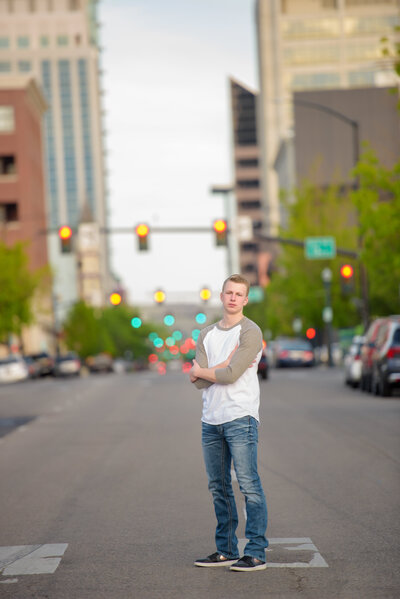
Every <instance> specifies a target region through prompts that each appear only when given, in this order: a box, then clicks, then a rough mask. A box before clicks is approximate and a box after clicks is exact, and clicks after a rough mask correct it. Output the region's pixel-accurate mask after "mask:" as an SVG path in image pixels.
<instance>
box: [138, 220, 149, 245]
mask: <svg viewBox="0 0 400 599" xmlns="http://www.w3.org/2000/svg"><path fill="white" fill-rule="evenodd" d="M149 232H150V229H149V227H148V225H145V224H144V223H140V225H138V226H137V227H136V235H137V238H138V248H139V251H140V252H143V251H147V250H148V249H149Z"/></svg>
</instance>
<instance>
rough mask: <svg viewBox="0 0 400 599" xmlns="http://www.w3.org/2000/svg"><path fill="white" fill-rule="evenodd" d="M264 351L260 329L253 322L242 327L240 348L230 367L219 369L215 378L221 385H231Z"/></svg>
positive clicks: (246, 322)
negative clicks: (262, 350)
mask: <svg viewBox="0 0 400 599" xmlns="http://www.w3.org/2000/svg"><path fill="white" fill-rule="evenodd" d="M261 349H262V333H261V330H260V328H259V327H258V326H257V325H256V324H255V323H254V322H252V321H251V320H247V321H245V322H244V323H243V325H242V330H241V332H240V337H239V347H238V349H237V350H236V351H235V353H234V354H233V356H232V360H231V361H230V364H229V366H227V367H226V368H218V370H216V371H215V378H216V379H217V383H218V384H219V385H231V384H232V383H235V382H236V381H237V380H238V378H239V377H241V376H242V374H243V373H244V372H245V371H246V370H247V368H248V367H249V366H250V364H251V363H252V362H253V360H254V359H255V358H256V357H257V354H258V353H259V352H260V351H261Z"/></svg>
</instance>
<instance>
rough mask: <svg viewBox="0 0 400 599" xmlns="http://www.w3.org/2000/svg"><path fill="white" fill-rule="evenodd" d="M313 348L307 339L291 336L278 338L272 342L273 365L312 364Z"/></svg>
mask: <svg viewBox="0 0 400 599" xmlns="http://www.w3.org/2000/svg"><path fill="white" fill-rule="evenodd" d="M314 362H315V358H314V350H313V347H312V345H311V343H310V342H309V341H306V340H305V339H295V338H291V337H287V338H286V337H285V338H283V337H282V338H278V339H276V341H275V343H274V365H275V366H276V367H277V368H281V367H284V366H314Z"/></svg>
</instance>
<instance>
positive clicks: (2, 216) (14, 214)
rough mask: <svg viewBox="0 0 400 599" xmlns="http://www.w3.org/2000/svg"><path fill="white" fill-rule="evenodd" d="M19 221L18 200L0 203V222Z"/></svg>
mask: <svg viewBox="0 0 400 599" xmlns="http://www.w3.org/2000/svg"><path fill="white" fill-rule="evenodd" d="M16 221H18V204H17V203H16V202H8V203H7V204H0V223H5V224H7V223H14V222H16Z"/></svg>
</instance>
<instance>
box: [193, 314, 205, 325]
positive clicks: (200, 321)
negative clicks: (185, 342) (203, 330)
mask: <svg viewBox="0 0 400 599" xmlns="http://www.w3.org/2000/svg"><path fill="white" fill-rule="evenodd" d="M195 319H196V322H197V324H204V323H205V322H206V320H207V316H206V315H205V314H204V312H199V313H198V314H196V317H195Z"/></svg>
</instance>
